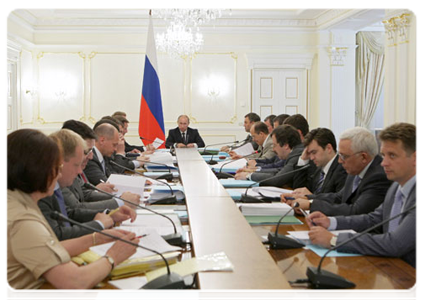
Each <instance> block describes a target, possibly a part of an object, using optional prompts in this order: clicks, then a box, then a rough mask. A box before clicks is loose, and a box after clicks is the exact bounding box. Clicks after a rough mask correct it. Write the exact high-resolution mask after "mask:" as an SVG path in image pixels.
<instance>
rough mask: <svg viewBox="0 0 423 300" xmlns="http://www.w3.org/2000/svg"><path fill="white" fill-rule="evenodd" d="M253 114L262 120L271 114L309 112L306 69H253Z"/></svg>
mask: <svg viewBox="0 0 423 300" xmlns="http://www.w3.org/2000/svg"><path fill="white" fill-rule="evenodd" d="M252 85H253V99H252V108H253V112H255V113H257V114H258V115H260V117H261V118H262V119H264V118H265V117H266V116H268V115H270V114H274V115H279V114H289V115H293V114H302V115H303V116H305V117H306V118H307V117H308V116H307V114H308V111H307V70H306V69H253V84H252Z"/></svg>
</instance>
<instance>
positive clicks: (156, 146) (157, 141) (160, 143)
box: [153, 138, 164, 149]
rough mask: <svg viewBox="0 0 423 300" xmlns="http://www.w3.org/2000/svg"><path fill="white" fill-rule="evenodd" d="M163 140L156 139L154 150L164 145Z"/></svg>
mask: <svg viewBox="0 0 423 300" xmlns="http://www.w3.org/2000/svg"><path fill="white" fill-rule="evenodd" d="M163 142H164V141H163V140H161V139H159V138H156V139H155V140H154V142H153V146H154V148H156V149H158V148H159V147H160V146H161V145H162V144H163Z"/></svg>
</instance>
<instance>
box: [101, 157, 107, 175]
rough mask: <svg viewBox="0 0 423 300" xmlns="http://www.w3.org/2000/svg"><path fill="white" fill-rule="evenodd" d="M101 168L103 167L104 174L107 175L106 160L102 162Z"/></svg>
mask: <svg viewBox="0 0 423 300" xmlns="http://www.w3.org/2000/svg"><path fill="white" fill-rule="evenodd" d="M101 166H102V167H103V172H104V174H106V162H105V160H104V159H103V160H102V161H101Z"/></svg>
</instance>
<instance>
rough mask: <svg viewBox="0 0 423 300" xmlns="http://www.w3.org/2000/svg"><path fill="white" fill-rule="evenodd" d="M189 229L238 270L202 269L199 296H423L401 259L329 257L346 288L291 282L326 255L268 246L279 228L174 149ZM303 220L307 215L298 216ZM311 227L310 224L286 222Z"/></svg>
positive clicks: (201, 250) (195, 156)
mask: <svg viewBox="0 0 423 300" xmlns="http://www.w3.org/2000/svg"><path fill="white" fill-rule="evenodd" d="M176 156H177V159H178V166H179V173H180V177H181V181H182V183H183V186H184V191H185V198H186V206H187V212H188V217H189V225H190V229H191V242H192V252H193V253H192V255H193V256H202V255H206V254H213V253H217V252H222V251H223V252H225V253H226V255H227V256H228V258H229V259H230V261H231V262H232V264H233V266H234V270H233V272H203V273H199V274H198V278H197V286H198V290H199V291H200V297H201V299H313V300H317V299H325V300H326V299H360V300H364V299H372V300H374V299H384V300H388V299H419V297H420V272H419V271H417V270H415V269H414V268H413V267H411V266H410V265H408V264H407V263H405V262H404V261H403V260H401V259H396V258H382V257H370V256H358V257H337V258H325V260H324V262H323V265H322V268H324V269H325V270H328V271H331V272H334V273H336V274H339V275H341V276H343V277H345V278H347V279H349V280H350V281H353V282H354V283H355V284H356V287H355V288H351V289H344V290H326V291H314V290H312V289H310V288H306V287H291V286H290V284H289V282H288V281H294V280H296V279H300V278H305V273H306V269H307V267H308V266H317V265H318V263H319V260H320V257H319V256H317V255H316V254H315V253H314V252H312V251H311V250H304V249H287V250H268V249H267V248H266V247H265V246H263V244H262V242H261V239H260V236H263V235H267V233H268V232H269V231H270V230H272V231H273V230H274V226H253V227H252V226H250V225H249V224H248V222H247V221H246V219H245V218H244V217H243V215H242V213H241V212H240V211H239V209H238V208H237V206H236V204H235V203H234V201H233V200H232V198H231V197H230V196H229V194H228V193H227V192H226V190H225V189H224V188H223V186H222V185H221V184H220V183H219V181H218V180H217V178H216V176H215V175H214V174H213V172H212V171H211V170H210V167H209V166H208V165H207V164H206V163H205V162H204V159H203V158H202V157H201V155H200V154H199V153H198V151H197V150H196V149H176ZM300 219H302V218H300ZM280 229H281V231H282V232H283V233H285V232H286V231H288V230H307V229H308V227H307V225H305V224H302V225H284V226H281V227H280ZM115 290H117V289H116V288H114V287H112V286H111V285H109V284H106V285H105V286H104V287H101V288H95V289H94V290H92V291H91V292H90V293H88V294H86V295H84V296H71V295H66V294H62V293H59V292H58V291H57V290H55V289H54V288H53V287H52V286H51V285H50V284H48V283H46V284H44V285H43V286H42V287H41V289H40V290H39V291H38V293H37V295H36V297H35V298H34V299H78V300H79V299H84V300H85V299H95V297H96V295H97V292H98V291H115Z"/></svg>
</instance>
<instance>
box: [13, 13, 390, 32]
mask: <svg viewBox="0 0 423 300" xmlns="http://www.w3.org/2000/svg"><path fill="white" fill-rule="evenodd" d="M154 15H155V14H154V10H153V12H152V16H153V18H154ZM148 16H149V10H147V9H18V10H15V11H13V12H12V13H11V14H10V15H9V18H11V19H13V20H14V21H16V22H20V23H23V24H25V26H27V27H30V28H31V29H32V30H34V31H43V30H75V29H77V30H81V29H87V30H97V29H101V30H105V29H106V30H107V28H110V29H112V28H121V29H123V30H125V29H131V30H133V29H139V30H146V28H147V26H148ZM384 16H385V10H383V9H363V10H359V9H262V10H258V9H254V10H253V9H251V10H248V9H233V10H225V11H224V12H223V15H222V17H221V18H219V19H217V20H216V21H214V22H213V23H211V24H208V25H207V26H203V28H205V29H207V28H209V29H210V30H220V29H228V28H232V29H233V28H238V29H239V30H242V29H245V30H251V29H254V30H327V29H348V30H355V31H358V30H361V29H362V28H365V27H368V26H370V28H374V29H375V30H380V29H381V28H383V26H382V23H381V21H382V19H383V18H384ZM154 24H155V26H157V27H159V28H160V27H163V26H164V25H165V23H164V22H163V20H159V19H156V18H155V21H154Z"/></svg>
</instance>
